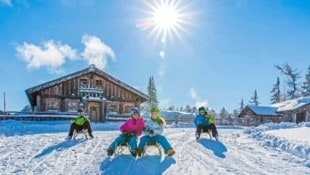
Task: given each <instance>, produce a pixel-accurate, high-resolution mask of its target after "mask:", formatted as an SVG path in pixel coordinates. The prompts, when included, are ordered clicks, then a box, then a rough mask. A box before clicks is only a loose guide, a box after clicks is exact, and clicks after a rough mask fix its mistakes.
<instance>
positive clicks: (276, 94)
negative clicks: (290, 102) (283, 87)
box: [270, 77, 281, 104]
mask: <svg viewBox="0 0 310 175" xmlns="http://www.w3.org/2000/svg"><path fill="white" fill-rule="evenodd" d="M270 92H271V93H272V96H271V99H270V101H271V104H275V103H279V102H280V100H281V91H280V78H279V77H277V82H276V84H274V85H273V88H272V90H271V91H270Z"/></svg>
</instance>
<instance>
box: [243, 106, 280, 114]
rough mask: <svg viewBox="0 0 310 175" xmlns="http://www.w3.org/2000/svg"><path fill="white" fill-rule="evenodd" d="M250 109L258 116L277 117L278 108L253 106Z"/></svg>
mask: <svg viewBox="0 0 310 175" xmlns="http://www.w3.org/2000/svg"><path fill="white" fill-rule="evenodd" d="M248 107H249V108H250V109H251V110H252V111H254V112H255V114H258V115H275V116H277V115H278V114H277V108H274V107H268V106H251V105H248Z"/></svg>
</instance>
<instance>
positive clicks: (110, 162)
mask: <svg viewBox="0 0 310 175" xmlns="http://www.w3.org/2000/svg"><path fill="white" fill-rule="evenodd" d="M175 163H176V161H175V159H174V158H173V157H165V158H164V159H163V160H161V157H160V156H158V155H153V156H143V157H141V158H138V159H137V160H135V159H134V158H133V157H132V156H131V155H120V156H118V157H115V158H113V159H110V158H106V159H105V160H104V161H103V163H102V165H101V167H100V170H101V171H102V174H104V175H113V174H124V175H131V174H132V175H136V174H147V175H161V174H163V173H164V172H165V171H166V170H167V169H168V168H169V167H170V166H171V165H172V164H175Z"/></svg>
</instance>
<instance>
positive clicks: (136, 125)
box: [107, 108, 144, 157]
mask: <svg viewBox="0 0 310 175" xmlns="http://www.w3.org/2000/svg"><path fill="white" fill-rule="evenodd" d="M130 113H131V118H130V119H128V120H127V121H126V122H125V123H124V124H123V125H122V126H121V127H120V131H121V132H122V133H121V134H120V135H119V136H118V137H117V138H116V139H115V140H114V141H113V142H112V144H111V145H110V146H109V148H108V150H107V152H108V156H112V155H113V153H114V151H115V149H116V147H117V146H118V145H120V144H122V143H128V144H129V146H130V150H131V155H132V156H134V157H136V156H137V138H138V136H140V135H141V134H142V130H143V127H144V121H143V118H142V117H141V116H140V112H139V110H138V109H136V108H133V109H131V111H130Z"/></svg>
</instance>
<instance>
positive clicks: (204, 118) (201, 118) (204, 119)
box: [194, 114, 214, 126]
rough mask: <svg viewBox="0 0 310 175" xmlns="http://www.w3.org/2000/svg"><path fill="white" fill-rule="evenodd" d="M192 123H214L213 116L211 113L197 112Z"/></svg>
mask: <svg viewBox="0 0 310 175" xmlns="http://www.w3.org/2000/svg"><path fill="white" fill-rule="evenodd" d="M194 123H195V125H196V126H198V125H203V126H209V125H210V124H214V117H213V116H212V115H211V114H206V115H201V114H198V115H197V116H196V117H195V120H194Z"/></svg>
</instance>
